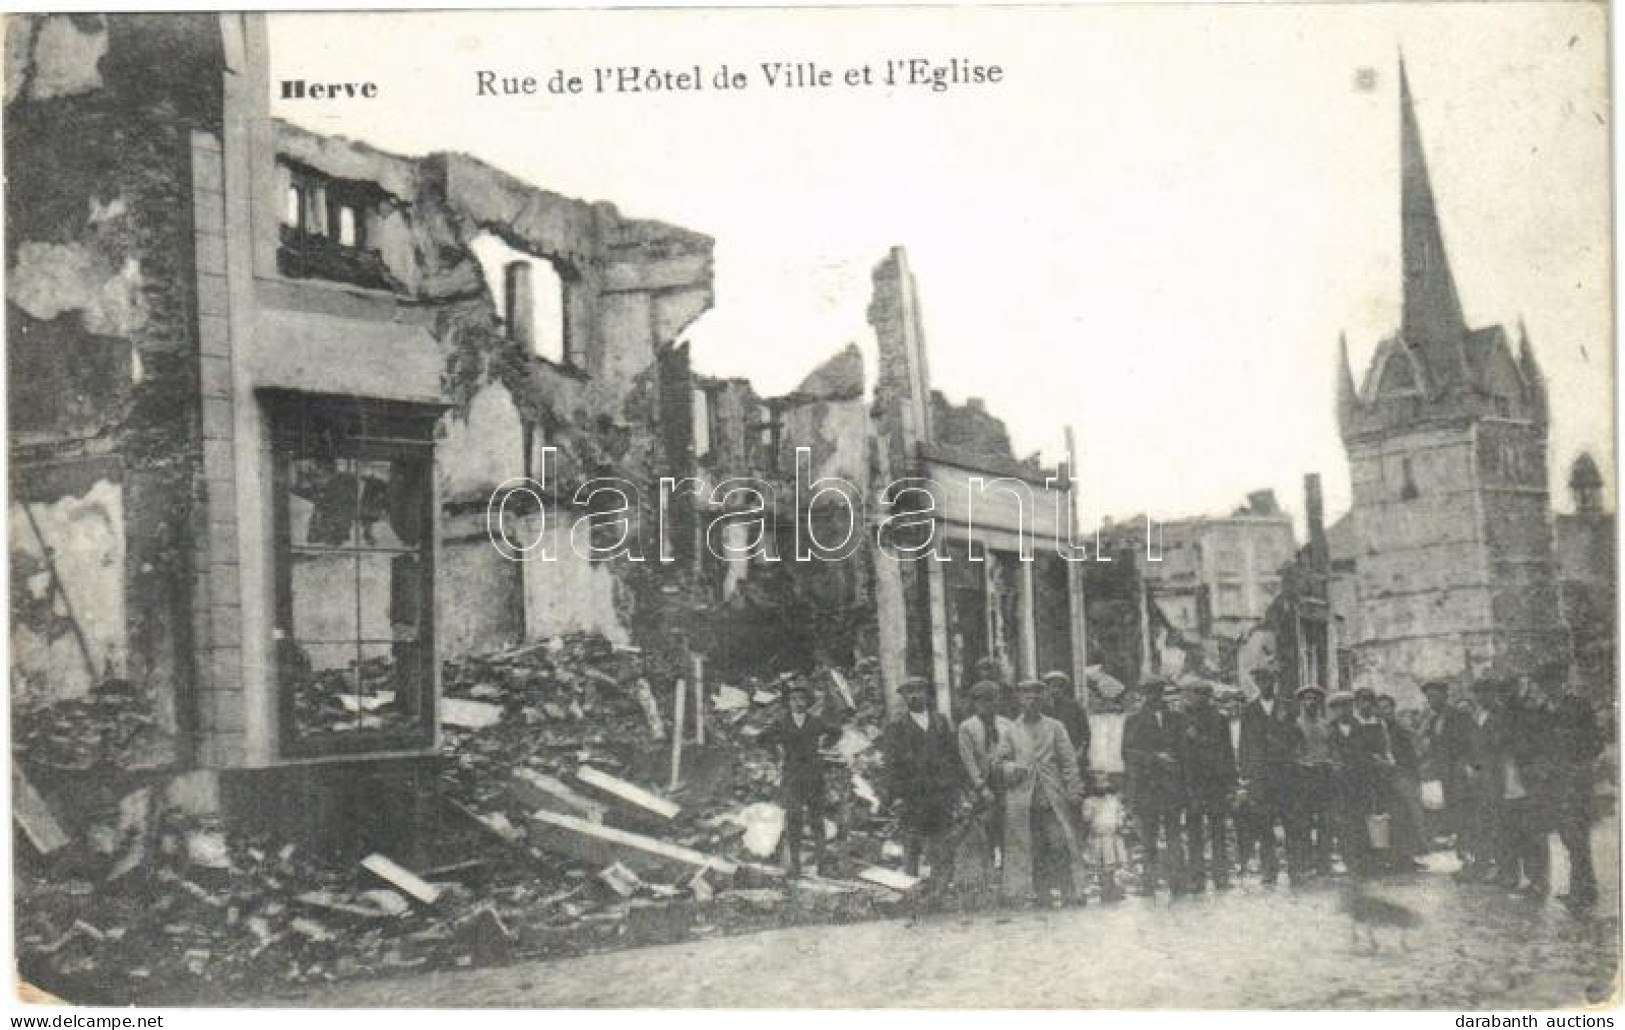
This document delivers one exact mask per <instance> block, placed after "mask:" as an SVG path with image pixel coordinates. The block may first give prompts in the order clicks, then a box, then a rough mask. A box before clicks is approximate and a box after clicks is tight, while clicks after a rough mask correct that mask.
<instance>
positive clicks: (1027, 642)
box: [869, 248, 1087, 712]
mask: <svg viewBox="0 0 1625 1030" xmlns="http://www.w3.org/2000/svg"><path fill="white" fill-rule="evenodd" d="M874 281H875V288H874V298H873V301H872V303H871V306H870V309H869V318H870V323H871V325H873V326H874V329H875V337H876V341H877V343H878V344H879V354H880V372H879V377H878V380H877V385H876V397H875V412H876V430H877V447H878V448H879V450H880V451H881V453H882V455H883V458H882V460H881V461H880V462H879V465H880V468H881V470H882V473H881V477H880V478H881V481H882V482H883V483H886V484H891V483H894V482H897V481H914V482H913V483H912V484H911V485H905V486H903V487H902V488H901V489H898V490H895V491H893V495H892V496H891V497H888V498H887V501H888V502H889V505H890V510H891V511H893V512H896V511H899V510H902V511H912V512H914V513H915V515H914V516H913V518H914V519H917V520H918V524H919V525H920V526H922V527H926V526H928V528H922V529H921V530H920V531H921V532H922V533H928V534H929V536H930V539H931V540H932V541H933V542H934V543H935V545H936V548H935V550H934V553H935V554H936V555H938V557H935V558H930V559H925V560H917V561H910V560H901V561H900V560H896V559H894V558H892V557H888V556H887V555H886V554H884V553H883V554H882V555H881V556H880V558H879V559H878V560H877V563H876V584H877V585H876V590H877V594H878V595H879V597H880V598H881V599H882V603H881V605H880V608H879V612H880V615H879V617H880V638H881V660H882V667H883V668H885V669H886V672H887V677H888V679H887V682H888V684H895V683H896V682H899V681H900V680H901V679H902V677H903V676H905V675H929V676H930V677H931V679H932V681H933V682H934V683H936V684H937V685H938V687H939V689H938V693H937V698H936V701H937V706H938V707H939V708H940V709H941V710H943V711H945V712H946V711H950V710H952V711H956V712H957V711H961V710H963V709H964V708H966V707H967V704H968V697H967V694H968V691H969V688H970V686H971V684H972V683H974V682H975V680H976V679H977V678H978V676H977V672H976V670H977V667H978V665H979V664H980V663H982V662H983V661H984V660H991V661H992V662H993V663H995V664H996V665H997V667H998V668H999V669H1000V670H1001V675H1002V676H1003V677H1004V679H1005V680H1006V681H1007V682H1008V681H1013V680H1015V679H1025V678H1030V677H1036V676H1040V675H1042V674H1044V673H1046V672H1049V671H1052V670H1058V671H1061V672H1065V673H1067V674H1068V675H1069V676H1071V677H1072V681H1073V683H1074V684H1080V685H1081V684H1082V683H1083V682H1084V670H1085V666H1086V659H1087V651H1086V638H1085V631H1086V627H1085V624H1084V617H1083V591H1082V584H1081V570H1080V569H1079V562H1077V561H1068V560H1067V559H1066V558H1065V557H1063V555H1074V556H1078V557H1081V556H1082V553H1083V552H1082V549H1081V548H1079V547H1076V546H1074V545H1073V542H1074V541H1075V540H1077V539H1078V537H1077V533H1076V531H1075V527H1076V516H1075V508H1074V505H1073V498H1072V480H1071V477H1070V476H1069V474H1068V472H1067V470H1066V468H1065V466H1062V467H1059V468H1045V467H1043V466H1042V465H1040V464H1039V463H1038V462H1037V461H1036V460H1035V459H1031V458H1029V459H1026V460H1020V461H1018V460H1017V459H1016V458H1015V456H1014V454H1013V453H1012V451H1011V447H1010V440H1009V435H1008V432H1007V431H1006V429H1005V427H1004V424H1003V423H1002V422H1001V421H1000V420H999V419H997V418H995V417H993V416H992V415H990V414H988V413H987V411H986V410H985V408H984V406H983V405H982V403H981V402H980V401H979V400H977V399H974V398H973V399H971V400H968V401H966V402H965V403H964V404H963V405H955V404H952V403H951V402H949V401H948V400H947V399H946V398H945V397H943V395H942V394H941V393H938V392H936V391H934V390H932V389H931V385H930V373H929V369H928V365H927V358H926V349H925V340H924V331H923V328H922V326H921V317H920V307H919V298H918V294H917V293H916V288H915V283H914V278H913V275H912V273H911V272H910V271H909V268H908V259H907V255H906V253H904V251H903V250H902V249H901V248H896V249H894V250H893V251H892V252H891V253H890V254H889V255H888V256H887V258H886V259H885V260H884V261H882V262H881V263H880V264H879V265H878V266H877V267H876V269H875V273H874ZM1079 689H1080V691H1081V687H1080V688H1079ZM1080 699H1081V693H1080Z"/></svg>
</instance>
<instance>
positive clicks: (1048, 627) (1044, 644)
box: [1032, 554, 1072, 677]
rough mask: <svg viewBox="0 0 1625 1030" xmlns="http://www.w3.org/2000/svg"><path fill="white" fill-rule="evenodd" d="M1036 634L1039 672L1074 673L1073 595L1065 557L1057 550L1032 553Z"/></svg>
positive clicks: (1034, 628)
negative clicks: (1047, 552) (1055, 552)
mask: <svg viewBox="0 0 1625 1030" xmlns="http://www.w3.org/2000/svg"><path fill="white" fill-rule="evenodd" d="M1032 572H1033V612H1032V619H1033V634H1034V636H1035V637H1036V638H1037V650H1038V655H1037V657H1038V668H1037V669H1035V670H1034V672H1035V673H1036V674H1037V675H1040V676H1042V675H1044V674H1045V673H1048V672H1052V671H1054V672H1064V673H1066V674H1067V676H1068V677H1070V676H1071V675H1072V596H1071V588H1070V585H1069V581H1068V574H1067V565H1066V559H1064V558H1062V557H1061V556H1060V555H1058V554H1035V555H1034V556H1033V567H1032Z"/></svg>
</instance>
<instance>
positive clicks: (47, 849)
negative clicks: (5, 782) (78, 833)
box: [11, 773, 72, 855]
mask: <svg viewBox="0 0 1625 1030" xmlns="http://www.w3.org/2000/svg"><path fill="white" fill-rule="evenodd" d="M11 817H12V818H13V819H15V820H16V821H17V825H18V826H20V827H22V831H23V835H24V836H25V837H27V838H28V843H30V844H32V845H33V846H34V850H35V851H37V852H39V853H40V854H41V855H53V854H55V853H56V852H58V851H61V850H62V849H63V848H65V847H67V846H68V844H69V843H70V841H71V840H72V838H70V837H69V836H68V834H67V831H66V830H64V829H62V824H61V823H59V822H57V819H56V815H55V814H54V813H53V812H52V811H51V806H50V805H48V804H46V803H45V799H44V798H42V797H40V795H39V792H38V791H36V790H35V789H34V785H33V784H32V783H29V782H28V777H27V776H24V775H23V774H22V773H17V774H15V775H14V776H12V778H11Z"/></svg>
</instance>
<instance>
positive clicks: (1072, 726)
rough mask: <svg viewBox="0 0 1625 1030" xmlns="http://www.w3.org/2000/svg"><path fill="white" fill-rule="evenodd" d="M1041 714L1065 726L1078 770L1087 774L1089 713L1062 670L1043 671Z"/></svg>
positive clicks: (1068, 677)
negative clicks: (1075, 754) (1042, 704)
mask: <svg viewBox="0 0 1625 1030" xmlns="http://www.w3.org/2000/svg"><path fill="white" fill-rule="evenodd" d="M1044 688H1045V696H1044V714H1045V715H1047V716H1049V717H1050V718H1051V719H1054V720H1055V721H1057V722H1059V723H1060V724H1061V725H1062V726H1065V727H1066V735H1067V737H1068V738H1070V739H1071V741H1072V748H1073V750H1074V751H1075V752H1077V758H1078V771H1079V772H1080V773H1082V774H1083V776H1084V777H1085V778H1087V777H1088V775H1089V738H1090V735H1091V733H1090V729H1089V713H1087V712H1085V711H1084V710H1083V705H1081V704H1079V703H1078V695H1077V692H1076V691H1075V690H1073V688H1072V677H1070V676H1068V675H1067V674H1066V673H1064V672H1059V671H1056V672H1046V673H1045V674H1044Z"/></svg>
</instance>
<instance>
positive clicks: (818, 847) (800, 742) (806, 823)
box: [763, 680, 840, 877]
mask: <svg viewBox="0 0 1625 1030" xmlns="http://www.w3.org/2000/svg"><path fill="white" fill-rule="evenodd" d="M785 704H786V705H787V706H788V709H789V710H788V711H786V712H785V713H784V714H783V715H781V716H780V717H779V718H778V720H777V721H776V722H774V723H773V725H772V726H771V727H769V728H768V731H767V733H765V734H763V743H765V744H767V745H768V746H770V747H774V748H777V749H778V752H779V761H780V764H779V796H780V799H781V802H782V803H783V805H784V851H785V867H786V868H787V869H788V870H789V872H790V875H791V876H792V877H796V876H800V875H801V834H802V829H803V828H804V827H807V828H810V829H811V830H812V835H813V855H814V859H813V860H814V861H815V862H816V863H817V864H818V866H819V868H820V869H822V868H823V866H824V758H823V756H822V755H821V754H820V753H819V752H820V750H821V749H822V748H823V747H824V746H825V745H826V744H833V743H834V742H835V739H836V737H838V736H839V734H840V730H839V729H837V728H836V727H834V726H832V725H830V724H829V723H827V722H825V721H824V720H822V719H820V718H819V717H818V716H816V715H814V714H813V713H812V691H811V690H809V689H808V687H807V685H806V684H805V683H803V682H801V681H799V680H797V681H796V682H795V683H793V684H791V686H790V689H789V690H788V691H787V692H786V693H785Z"/></svg>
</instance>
